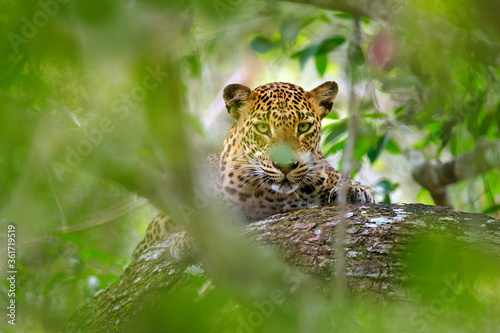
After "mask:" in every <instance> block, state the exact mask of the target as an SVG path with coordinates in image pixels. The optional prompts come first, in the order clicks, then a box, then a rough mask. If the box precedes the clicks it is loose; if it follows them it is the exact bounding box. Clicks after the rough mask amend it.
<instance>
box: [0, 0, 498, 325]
mask: <svg viewBox="0 0 500 333" xmlns="http://www.w3.org/2000/svg"><path fill="white" fill-rule="evenodd" d="M499 12H500V3H499V2H498V1H487V0H480V1H471V0H461V1H453V2H447V1H430V0H422V1H407V2H405V3H400V2H396V1H395V2H390V1H382V0H375V1H357V2H356V3H355V4H351V2H350V1H337V2H335V3H334V2H326V1H313V0H311V1H257V2H254V1H245V0H239V1H235V0H232V1H230V0H213V1H212V0H211V1H189V0H186V1H159V0H150V1H132V0H121V1H120V0H99V1H97V0H90V1H89V0H87V1H84V0H70V1H62V0H61V1H57V0H42V1H40V2H28V1H7V0H0V27H1V36H2V38H1V39H0V106H1V109H0V226H1V228H2V229H1V230H0V234H1V235H2V244H5V242H4V240H5V239H6V234H7V225H9V224H13V225H15V226H16V236H17V244H16V245H17V247H16V248H17V251H18V252H17V269H18V272H19V273H18V281H17V288H18V290H17V293H16V296H17V305H18V307H17V314H18V317H17V324H18V325H16V327H11V326H8V325H7V324H6V320H5V315H2V316H3V317H4V318H3V319H2V325H5V326H4V327H5V330H6V331H7V332H8V331H12V332H18V331H19V332H52V331H58V330H59V329H60V328H61V327H62V325H63V323H64V322H65V321H66V320H67V319H68V318H69V316H70V315H71V313H72V312H73V311H74V310H75V309H76V307H78V305H80V304H81V303H82V302H83V301H84V300H85V299H86V298H88V297H91V296H92V295H93V294H94V293H95V292H96V291H98V290H99V289H101V288H105V287H107V286H108V285H110V284H111V283H113V282H115V281H117V279H118V277H119V275H120V274H121V272H122V271H123V269H124V268H125V267H126V265H127V264H128V263H129V260H130V259H129V258H130V255H131V253H132V251H133V249H134V247H135V245H136V244H137V243H138V242H139V240H140V239H141V237H142V235H143V232H144V230H145V228H146V226H147V223H148V222H149V220H150V219H151V218H152V217H153V216H154V215H155V214H156V213H157V212H158V211H159V210H169V208H170V210H169V211H174V210H175V208H176V207H179V205H182V204H183V203H186V202H192V200H193V199H192V198H193V195H196V193H195V192H194V191H193V189H194V188H196V186H195V184H196V183H197V177H196V169H197V166H199V165H203V164H204V162H203V160H204V157H205V156H207V155H208V153H210V152H214V151H215V150H216V149H217V148H218V146H219V145H220V143H221V141H222V140H223V138H224V135H225V133H226V132H227V130H228V129H229V127H230V124H231V118H230V117H229V116H228V115H227V114H226V113H225V108H224V106H223V102H222V98H221V91H222V89H223V87H224V86H225V85H226V84H229V83H235V82H237V83H243V84H246V85H248V86H250V87H251V88H255V87H256V86H258V85H260V84H264V83H266V82H271V81H288V82H293V83H296V84H299V85H301V86H302V87H304V88H305V89H307V90H311V89H313V88H314V87H316V86H317V85H319V84H321V83H322V82H323V81H327V80H335V81H337V82H338V83H339V86H340V94H339V97H338V98H337V100H336V103H335V105H334V109H333V111H332V113H331V114H330V115H329V116H328V119H326V120H325V123H324V142H323V150H324V152H325V154H326V155H328V157H329V158H330V159H331V160H332V162H333V163H334V164H336V165H340V169H342V166H343V161H344V160H343V158H342V150H343V148H344V145H345V143H346V138H347V134H348V133H347V129H348V127H349V121H348V116H349V115H351V118H350V119H352V118H353V117H354V118H355V119H356V122H355V125H356V126H355V127H354V130H355V131H354V132H352V133H350V134H351V135H354V137H355V143H356V144H355V148H353V149H352V150H351V152H352V163H351V164H352V165H350V168H351V175H352V176H353V177H356V178H357V179H358V180H360V181H361V182H363V183H365V184H368V185H370V186H371V187H372V188H374V189H375V191H376V195H377V200H378V201H385V202H422V203H428V204H432V203H433V200H432V198H431V195H430V194H429V191H428V190H426V189H424V188H422V187H421V186H420V185H419V184H418V183H417V182H416V181H415V180H414V179H413V178H412V172H413V170H414V169H415V168H416V167H418V166H419V165H421V164H422V163H424V162H426V161H432V160H436V161H438V160H440V161H444V162H446V161H450V160H453V159H454V158H460V156H462V155H463V154H465V153H467V152H470V151H472V150H474V149H475V148H477V147H480V146H481V145H484V144H497V143H498V140H499V137H500V129H499V128H500V82H499V74H500V69H499V67H500V23H499V22H500V21H498V17H497V13H499ZM351 124H352V123H351ZM351 129H352V127H351ZM486 155H487V156H482V159H477V161H479V163H481V164H482V165H488V167H486V168H483V169H484V170H483V169H481V168H480V167H475V168H472V169H474V172H471V173H470V174H468V175H467V177H465V178H467V179H465V180H463V181H460V182H456V183H454V184H452V185H450V186H449V187H448V188H447V192H448V195H449V197H450V202H449V203H450V204H451V205H452V206H453V207H455V208H457V209H460V210H466V211H471V212H480V213H485V214H489V215H491V216H492V217H498V202H499V199H500V197H499V195H500V194H499V193H500V174H499V172H498V155H495V153H494V151H493V153H492V152H491V151H490V152H489V153H488V154H486ZM495 161H496V163H497V164H495ZM490 164H491V165H490ZM495 166H496V167H495ZM478 170H480V171H478ZM145 175H147V177H146V176H145ZM418 180H419V179H417V181H418ZM158 184H160V185H162V186H158ZM173 214H174V215H175V212H174V213H173ZM205 222H206V221H205ZM210 222H213V221H209V223H210ZM214 223H215V222H214ZM214 241H215V239H214ZM432 244H433V245H432V246H435V247H436V248H435V250H436V251H438V252H439V251H441V252H439V253H442V257H441V260H442V261H443V262H447V263H450V262H451V263H453V264H448V265H444V266H443V265H440V264H439V263H432V265H428V264H429V263H428V262H426V258H427V253H426V251H422V250H421V249H419V250H418V251H416V252H415V253H416V254H415V256H412V257H411V260H412V261H411V263H412V264H414V267H416V268H415V269H416V270H417V273H418V272H420V273H424V272H425V274H422V279H420V280H418V281H415V285H414V286H413V287H414V290H415V295H419V296H418V297H414V299H412V300H411V302H410V301H408V303H407V304H406V303H405V304H404V305H403V306H400V303H391V302H388V303H385V304H384V306H382V305H380V304H375V302H374V301H372V300H370V299H367V300H365V301H360V302H358V303H355V304H351V306H350V307H349V308H348V310H346V311H347V315H346V317H345V318H349V321H347V320H346V321H345V322H342V324H341V325H342V327H343V328H344V329H345V330H346V331H349V332H369V331H370V332H371V331H380V332H389V331H394V332H402V331H405V330H406V331H407V332H414V331H417V332H418V331H436V332H443V331H453V332H479V331H481V332H495V331H496V328H495V327H498V326H495V323H494V322H492V318H493V317H492V316H493V314H495V313H499V312H500V309H499V304H500V302H499V299H500V295H499V294H498V283H499V280H498V274H497V273H498V270H497V268H498V260H496V259H491V260H490V259H484V262H482V261H479V262H481V264H482V265H478V263H477V262H475V260H472V257H473V256H474V255H473V254H471V253H465V254H464V253H462V252H460V253H459V254H458V255H456V252H454V251H451V250H450V248H449V247H447V246H446V244H445V245H443V244H441V243H436V244H434V243H432ZM2 251H4V250H2ZM2 253H4V252H2ZM471 256H472V257H471ZM3 258H4V259H3V260H2V262H1V266H0V267H2V272H6V271H7V268H6V266H5V265H6V260H7V259H6V256H3ZM443 267H444V268H443ZM432 268H436V273H435V275H433V274H434V270H432ZM437 268H439V269H437ZM2 276H3V275H2ZM449 276H452V277H453V278H458V279H461V278H463V279H465V280H466V281H467V283H466V284H458V287H456V286H454V287H453V288H455V287H456V288H467V291H468V292H467V293H460V295H462V296H460V297H457V298H456V300H455V301H454V302H452V303H450V304H445V305H444V306H442V307H440V308H439V309H437V310H436V309H434V308H432V301H433V300H434V299H435V298H439V297H440V296H439V294H440V292H441V289H439V288H441V287H440V286H441V284H442V283H444V282H443V281H445V277H446V278H449ZM235 279H237V277H235ZM436 280H437V281H440V283H435V281H436ZM446 281H448V280H446ZM453 281H455V280H453ZM262 283H263V284H266V283H269V281H265V280H263V281H262ZM241 286H243V284H241ZM242 288H243V287H242ZM7 289H8V285H7V283H6V280H3V284H2V290H1V294H0V299H2V304H5V303H4V302H3V300H5V301H7V300H8V298H7V292H6V290H7ZM436 295H437V296H436ZM464 295H465V296H464ZM330 303H331V302H329V301H328V300H324V302H317V303H315V304H313V305H314V306H313V305H311V309H316V310H317V311H319V312H322V311H323V312H327V311H330V310H331V308H330V307H329V305H328V306H326V305H325V304H330ZM2 308H4V307H3V306H2ZM4 309H5V308H4ZM295 310H300V309H295ZM200 311H204V309H201V310H200ZM495 311H496V312H495ZM415 314H416V315H415ZM186 318H188V319H189V318H190V316H189V314H186ZM277 318H281V317H277ZM273 323H274V324H273V325H277V327H280V322H279V321H278V322H276V319H274V321H273ZM394 323H395V324H394ZM393 324H394V325H393ZM199 325H203V322H200V323H199ZM207 325H208V324H207ZM281 325H282V327H284V328H286V329H287V330H288V331H289V330H299V326H300V323H295V322H294V323H285V322H282V323H281ZM293 325H297V326H293ZM339 325H340V324H339ZM291 326H293V327H291ZM201 327H203V326H201ZM334 327H335V323H333V322H332V328H334ZM201 331H203V329H201ZM228 331H231V328H228ZM256 331H258V328H256Z"/></svg>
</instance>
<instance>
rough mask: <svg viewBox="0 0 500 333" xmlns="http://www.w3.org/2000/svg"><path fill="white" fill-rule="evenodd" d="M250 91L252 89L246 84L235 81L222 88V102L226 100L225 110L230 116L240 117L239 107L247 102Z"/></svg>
mask: <svg viewBox="0 0 500 333" xmlns="http://www.w3.org/2000/svg"><path fill="white" fill-rule="evenodd" d="M251 92H252V90H251V89H250V88H248V87H247V86H244V85H242V84H237V83H235V84H230V85H228V86H226V87H225V88H224V92H223V94H222V97H223V98H224V102H226V108H227V112H228V113H229V114H230V115H231V117H233V118H234V119H238V118H239V117H240V114H241V112H240V109H241V107H242V106H243V105H244V104H245V103H246V102H248V99H249V98H250V93H251Z"/></svg>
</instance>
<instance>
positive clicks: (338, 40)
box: [318, 36, 345, 53]
mask: <svg viewBox="0 0 500 333" xmlns="http://www.w3.org/2000/svg"><path fill="white" fill-rule="evenodd" d="M344 42H345V38H344V37H342V36H335V37H332V38H328V39H325V40H323V42H322V43H321V46H320V49H319V51H318V52H325V53H328V52H331V51H333V50H335V49H336V48H338V47H339V46H340V45H342V44H344Z"/></svg>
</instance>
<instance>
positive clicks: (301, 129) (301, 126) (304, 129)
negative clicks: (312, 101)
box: [297, 123, 312, 135]
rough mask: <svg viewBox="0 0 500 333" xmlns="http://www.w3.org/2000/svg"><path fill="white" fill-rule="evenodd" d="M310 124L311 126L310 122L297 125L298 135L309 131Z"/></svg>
mask: <svg viewBox="0 0 500 333" xmlns="http://www.w3.org/2000/svg"><path fill="white" fill-rule="evenodd" d="M311 126H312V124H310V123H302V124H299V126H297V131H298V132H299V135H300V134H303V133H305V132H307V131H309V129H310V128H311Z"/></svg>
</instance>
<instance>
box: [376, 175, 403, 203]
mask: <svg viewBox="0 0 500 333" xmlns="http://www.w3.org/2000/svg"><path fill="white" fill-rule="evenodd" d="M375 186H376V187H379V188H381V189H382V191H380V192H381V193H382V195H383V196H384V200H383V201H382V202H384V203H391V196H390V194H391V193H392V192H393V191H394V190H395V189H397V188H398V187H399V184H397V183H392V182H391V181H390V180H389V179H387V178H383V179H381V180H380V181H379V182H378V183H377V184H376V185H375Z"/></svg>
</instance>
